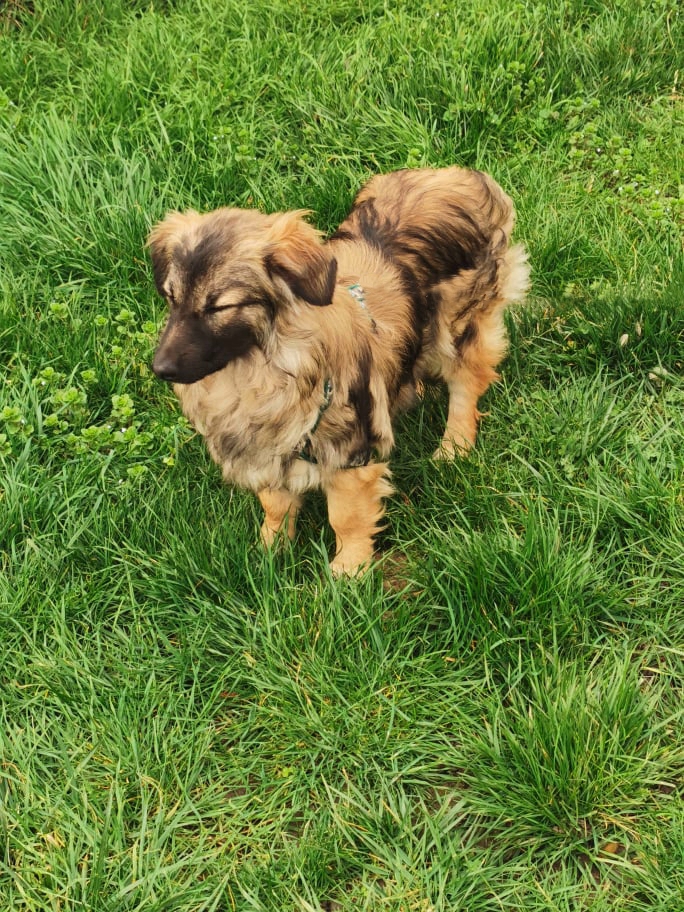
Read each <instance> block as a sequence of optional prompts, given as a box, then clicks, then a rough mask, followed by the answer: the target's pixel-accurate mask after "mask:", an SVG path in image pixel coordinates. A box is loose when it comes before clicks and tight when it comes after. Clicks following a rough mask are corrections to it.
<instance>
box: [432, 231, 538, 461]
mask: <svg viewBox="0 0 684 912" xmlns="http://www.w3.org/2000/svg"><path fill="white" fill-rule="evenodd" d="M528 277H529V268H528V266H527V257H526V255H525V251H524V250H523V248H522V247H518V246H516V247H512V248H511V249H510V250H508V251H506V254H505V256H504V257H503V258H502V260H501V261H500V262H499V265H498V276H497V279H496V285H495V286H494V288H493V289H491V291H487V289H486V287H485V293H484V294H483V292H482V289H481V288H480V289H479V290H478V284H477V283H474V284H473V288H472V289H471V291H470V293H471V294H473V296H474V294H475V292H477V293H478V295H479V296H481V297H480V299H479V300H478V299H477V298H474V301H475V304H474V306H473V308H472V309H471V310H470V311H469V312H467V313H466V314H465V315H464V316H463V317H461V318H459V319H457V320H456V321H455V322H454V323H452V324H451V325H450V326H449V330H448V331H447V330H446V326H445V325H443V330H442V331H443V338H442V344H441V346H440V362H441V367H440V373H441V376H442V377H443V379H444V380H445V381H446V383H447V386H448V387H449V413H448V417H447V425H446V430H445V431H444V437H443V438H442V442H441V444H440V446H439V448H438V449H437V451H436V452H435V454H434V455H435V458H436V459H451V458H453V457H454V456H455V455H465V454H467V453H468V451H469V450H470V449H472V447H473V446H474V444H475V438H476V436H477V428H478V423H479V420H480V417H481V414H480V412H479V411H478V409H477V402H478V399H479V398H480V396H482V395H483V394H484V393H485V392H486V391H487V389H488V388H489V386H490V385H491V384H492V383H493V382H494V381H495V380H498V379H499V375H498V373H497V371H496V367H497V365H498V364H499V363H500V362H501V360H502V359H503V357H504V355H505V354H506V349H507V347H508V336H507V333H506V327H505V324H504V312H505V310H506V307H507V306H508V305H509V304H510V303H511V302H512V301H516V300H520V299H521V298H522V297H523V296H524V294H525V291H526V289H527V284H528ZM460 281H461V280H460V279H456V280H454V282H453V285H454V286H455V289H454V290H458V285H457V283H458V282H460ZM446 286H447V283H444V287H446ZM460 293H461V294H462V291H461V292H460ZM444 323H445V324H446V320H445V321H444ZM447 353H448V354H447Z"/></svg>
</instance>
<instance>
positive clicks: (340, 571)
mask: <svg viewBox="0 0 684 912" xmlns="http://www.w3.org/2000/svg"><path fill="white" fill-rule="evenodd" d="M369 568H370V564H369V562H368V561H366V562H365V563H363V564H359V563H357V562H356V561H347V560H340V559H339V558H337V557H336V558H335V559H334V560H332V561H331V562H330V572H331V573H332V575H333V576H334V577H335V579H340V578H343V577H349V578H352V577H359V576H363V574H364V573H366V572H367V571H368V570H369Z"/></svg>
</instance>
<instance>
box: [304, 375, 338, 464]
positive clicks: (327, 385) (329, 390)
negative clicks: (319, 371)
mask: <svg viewBox="0 0 684 912" xmlns="http://www.w3.org/2000/svg"><path fill="white" fill-rule="evenodd" d="M332 397H333V382H332V380H331V379H330V377H326V379H325V381H324V382H323V402H322V404H321V406H320V408H319V409H318V415H317V416H316V420H315V421H314V424H313V427H312V428H311V430H310V431H308V432H307V434H306V435H305V437H304V445H303V446H302V448H301V450H300V451H299V452H298V453H297V457H298V458H299V459H303V460H304V461H305V462H311V463H313V465H317V464H318V460H317V459H316V457H315V456H314V454H313V452H312V443H313V441H312V440H311V438H312V436H313V435H314V434H315V433H316V429H317V428H318V425H319V424H320V423H321V418H322V417H323V414H324V413H325V412H326V411H327V410H328V409H329V408H330V403H331V402H332Z"/></svg>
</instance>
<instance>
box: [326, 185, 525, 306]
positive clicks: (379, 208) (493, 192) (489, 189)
mask: <svg viewBox="0 0 684 912" xmlns="http://www.w3.org/2000/svg"><path fill="white" fill-rule="evenodd" d="M513 221H514V218H513V204H512V203H511V200H510V199H509V197H508V196H507V195H506V194H505V193H504V192H503V190H502V189H501V188H500V187H499V185H498V184H497V183H496V182H495V181H494V180H493V179H492V178H490V177H488V176H487V175H486V174H483V173H482V172H480V171H468V170H465V169H462V168H457V167H452V168H443V169H439V170H433V169H420V170H405V171H395V172H393V173H391V174H384V175H378V176H377V177H374V178H372V179H371V180H370V181H369V182H368V183H367V184H366V185H365V186H364V187H363V189H362V190H361V192H360V193H359V194H358V196H357V197H356V199H355V201H354V206H353V208H352V211H351V212H350V214H349V216H348V218H347V219H346V220H345V221H344V222H343V223H342V225H340V228H339V229H338V230H337V231H336V232H335V234H334V235H333V238H335V239H340V240H343V239H344V240H346V239H352V238H353V239H354V240H362V241H365V242H366V243H367V244H369V245H371V246H373V247H375V248H377V249H378V250H379V251H380V252H381V253H384V254H385V255H386V256H387V257H389V258H391V259H392V260H393V262H395V263H396V264H398V265H399V266H400V268H402V269H403V270H404V272H405V273H406V274H407V277H408V274H409V273H410V275H411V277H412V278H413V280H414V281H416V282H418V283H419V284H420V286H421V289H422V290H423V291H424V292H425V291H427V290H429V289H430V288H432V287H433V286H434V285H436V284H437V283H439V282H441V281H443V280H444V279H448V278H451V277H453V276H455V275H458V274H459V273H461V272H462V271H463V270H466V269H472V268H476V267H477V266H478V265H479V264H480V263H481V262H482V260H483V259H485V258H487V259H491V258H492V256H496V254H497V252H498V251H499V250H501V251H503V250H504V249H505V247H506V246H507V245H508V239H509V237H510V233H511V230H512V228H513Z"/></svg>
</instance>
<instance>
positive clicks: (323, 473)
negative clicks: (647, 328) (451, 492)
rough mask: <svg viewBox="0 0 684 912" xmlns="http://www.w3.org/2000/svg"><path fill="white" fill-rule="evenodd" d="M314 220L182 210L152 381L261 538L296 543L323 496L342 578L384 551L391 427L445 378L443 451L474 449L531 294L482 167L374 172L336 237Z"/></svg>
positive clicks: (158, 263) (160, 229)
mask: <svg viewBox="0 0 684 912" xmlns="http://www.w3.org/2000/svg"><path fill="white" fill-rule="evenodd" d="M306 215H307V213H306V212H303V211H300V212H287V213H276V214H274V215H264V214H262V213H261V212H256V211H252V210H243V209H218V210H216V211H215V212H209V213H206V214H204V215H200V214H198V213H197V212H193V211H190V212H187V213H177V212H175V213H171V214H169V215H168V216H167V217H166V218H165V219H164V220H163V221H162V222H160V223H159V224H158V225H156V227H155V228H153V230H152V232H151V234H150V237H149V247H150V250H151V256H152V264H153V269H154V278H155V283H156V286H157V289H158V290H159V293H160V294H161V295H162V296H163V297H164V298H165V299H166V300H167V301H168V304H169V308H170V313H169V318H168V322H167V323H166V327H165V329H164V331H163V333H162V335H161V338H160V341H159V346H158V348H157V351H156V354H155V356H154V362H153V370H154V372H155V373H156V374H157V376H159V377H160V378H162V379H163V380H168V381H170V382H172V383H173V384H174V390H175V392H176V394H177V396H178V398H179V399H180V402H181V406H182V409H183V411H184V413H185V414H186V416H187V417H188V418H189V420H190V421H191V422H192V423H193V425H194V426H195V427H196V429H197V430H198V431H199V432H200V433H201V434H202V435H203V436H204V437H205V439H206V443H207V447H208V449H209V452H210V454H211V456H212V458H213V459H214V460H215V461H216V462H217V463H218V465H220V466H221V469H222V471H223V477H224V479H225V480H226V481H227V482H231V483H234V484H238V485H241V486H243V487H246V488H250V489H251V490H253V491H255V492H256V494H257V495H258V497H259V499H260V501H261V504H262V506H263V508H264V511H265V519H264V523H263V526H262V528H261V535H262V539H263V541H264V542H265V544H266V545H271V544H272V543H273V541H274V540H275V538H276V536H277V535H278V534H279V533H280V532H284V533H285V534H287V535H288V536H289V537H290V538H292V537H293V535H294V528H295V519H296V516H297V512H298V510H299V508H300V505H301V501H302V495H303V493H304V492H305V491H307V490H309V489H311V488H318V487H320V488H322V489H323V491H324V492H325V495H326V497H327V503H328V515H329V519H330V524H331V526H332V528H333V529H334V531H335V534H336V538H337V550H336V555H335V557H334V560H333V561H332V565H331V566H332V570H333V572H334V573H348V574H354V573H356V572H357V571H359V570H360V569H361V568H363V567H364V566H366V565H367V564H368V563H369V561H370V560H371V559H372V556H373V536H374V534H375V533H376V532H377V530H378V522H379V521H380V519H381V517H382V515H383V513H384V505H383V501H384V498H385V497H387V496H388V495H389V494H390V493H391V491H392V488H391V485H390V483H389V480H388V477H389V471H388V466H387V463H386V461H385V460H386V459H387V457H388V456H389V453H390V451H391V449H392V445H393V443H394V438H393V434H392V417H393V415H394V414H395V413H396V411H397V410H398V409H399V408H400V407H402V406H403V405H406V404H408V403H409V402H410V401H411V400H412V398H413V394H414V393H415V390H416V385H417V384H419V383H421V382H422V381H424V380H428V381H430V380H438V379H442V380H444V381H446V383H447V386H448V388H449V412H448V419H447V425H446V430H445V433H444V438H443V440H442V443H441V446H440V448H439V450H438V451H437V454H436V455H437V456H439V457H446V458H450V457H453V456H454V455H455V454H458V453H466V452H467V451H468V450H469V449H470V448H471V447H472V446H473V444H474V442H475V435H476V432H477V425H478V419H479V417H480V416H479V412H478V410H477V402H478V399H479V397H480V396H481V395H482V394H483V393H484V392H485V390H486V389H487V387H488V386H489V385H490V383H492V381H494V380H496V379H497V376H498V375H497V373H496V370H495V368H496V366H497V364H498V363H499V361H500V360H501V359H502V357H503V355H504V354H505V351H506V346H507V340H506V332H505V328H504V321H503V312H504V310H505V308H506V306H507V305H508V304H509V303H510V302H512V301H514V300H518V299H521V298H522V297H523V296H524V293H525V290H526V288H527V283H528V271H529V270H528V267H527V262H526V256H525V252H524V250H523V248H522V247H520V246H511V245H510V235H511V230H512V228H513V221H514V213H513V205H512V203H511V200H510V199H509V198H508V196H507V195H506V194H505V193H504V192H503V190H502V189H501V188H500V187H499V186H498V184H497V183H496V182H495V181H494V180H493V179H492V178H491V177H488V176H487V175H485V174H483V173H481V172H479V171H468V170H463V169H460V168H456V167H452V168H445V169H441V170H431V169H418V170H405V171H397V172H394V173H392V174H387V175H381V176H377V177H374V178H373V179H372V180H371V181H370V182H369V183H368V184H366V186H365V187H363V189H362V190H361V192H360V193H359V194H358V196H357V197H356V200H355V201H354V205H353V207H352V210H351V213H350V214H349V216H348V218H347V219H346V220H345V221H344V222H343V223H342V225H340V227H339V228H338V230H337V231H336V232H335V233H334V234H333V235H332V237H330V238H329V239H328V240H324V239H323V238H322V237H321V234H320V233H319V232H318V231H316V230H315V229H314V228H313V227H312V226H311V225H309V224H308V223H307V222H306V221H305V216H306Z"/></svg>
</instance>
